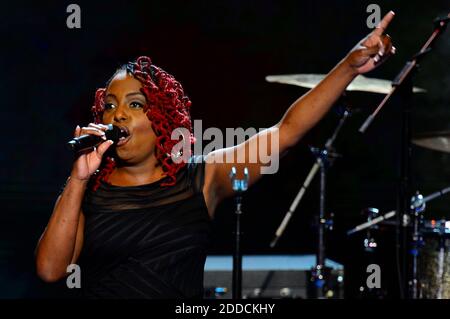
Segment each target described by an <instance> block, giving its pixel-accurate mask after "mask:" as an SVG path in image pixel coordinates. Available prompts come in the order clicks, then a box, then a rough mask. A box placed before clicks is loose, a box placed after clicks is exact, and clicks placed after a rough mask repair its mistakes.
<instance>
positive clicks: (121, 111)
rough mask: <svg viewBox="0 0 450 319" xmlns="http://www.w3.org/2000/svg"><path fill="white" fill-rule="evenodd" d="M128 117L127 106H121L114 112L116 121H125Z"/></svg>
mask: <svg viewBox="0 0 450 319" xmlns="http://www.w3.org/2000/svg"><path fill="white" fill-rule="evenodd" d="M127 119H128V111H127V110H126V107H125V106H119V107H117V109H116V112H114V121H115V122H123V121H126V120H127Z"/></svg>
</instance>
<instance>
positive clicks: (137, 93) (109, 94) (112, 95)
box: [106, 92, 145, 99]
mask: <svg viewBox="0 0 450 319" xmlns="http://www.w3.org/2000/svg"><path fill="white" fill-rule="evenodd" d="M133 95H141V96H143V97H144V98H145V95H144V94H142V93H141V92H131V93H128V94H127V95H125V97H130V96H133ZM109 96H111V97H113V98H115V99H117V97H116V95H115V94H112V93H108V94H106V97H109Z"/></svg>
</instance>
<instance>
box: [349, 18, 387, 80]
mask: <svg viewBox="0 0 450 319" xmlns="http://www.w3.org/2000/svg"><path fill="white" fill-rule="evenodd" d="M393 18H394V12H393V11H390V12H389V13H388V14H386V15H385V16H384V18H383V20H381V21H380V23H379V24H378V26H377V27H376V28H375V30H373V31H372V32H371V33H370V34H369V35H368V36H367V37H365V38H364V39H362V40H361V41H360V42H359V43H358V44H357V45H356V46H355V47H354V48H353V49H352V50H351V51H350V53H349V54H348V55H347V57H346V58H345V60H346V62H347V63H348V64H349V65H350V67H351V68H353V69H354V70H355V71H356V72H357V73H358V74H363V73H367V72H369V71H372V70H373V69H375V68H376V67H377V66H379V65H380V64H382V63H383V62H384V61H386V59H387V58H388V57H389V56H390V55H392V54H395V47H393V46H392V42H391V38H390V37H389V36H388V35H384V34H383V32H384V31H385V30H386V28H387V26H388V25H389V23H390V22H391V21H392V19H393Z"/></svg>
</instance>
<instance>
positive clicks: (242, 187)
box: [230, 166, 248, 299]
mask: <svg viewBox="0 0 450 319" xmlns="http://www.w3.org/2000/svg"><path fill="white" fill-rule="evenodd" d="M230 179H231V185H232V187H233V190H234V191H235V192H236V198H235V200H236V211H235V216H236V224H235V227H236V228H235V245H234V254H233V283H232V286H233V290H232V298H233V299H241V298H242V252H241V235H242V233H241V215H242V210H241V203H242V193H243V192H245V191H246V190H247V188H248V169H247V167H246V168H244V179H236V168H235V167H234V166H233V167H232V168H231V172H230Z"/></svg>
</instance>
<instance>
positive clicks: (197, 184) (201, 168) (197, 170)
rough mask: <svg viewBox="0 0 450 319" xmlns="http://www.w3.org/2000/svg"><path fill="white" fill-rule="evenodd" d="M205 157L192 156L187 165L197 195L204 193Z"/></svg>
mask: <svg viewBox="0 0 450 319" xmlns="http://www.w3.org/2000/svg"><path fill="white" fill-rule="evenodd" d="M205 165H206V162H205V157H204V156H203V155H194V156H191V158H190V159H189V162H188V164H187V166H188V167H187V169H188V174H189V179H190V180H191V183H192V184H191V185H192V187H193V189H194V192H195V194H198V193H201V192H202V191H203V184H204V182H205Z"/></svg>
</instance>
